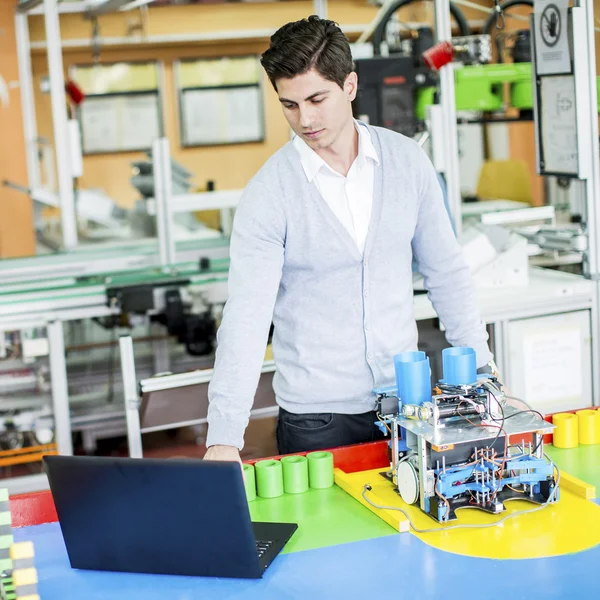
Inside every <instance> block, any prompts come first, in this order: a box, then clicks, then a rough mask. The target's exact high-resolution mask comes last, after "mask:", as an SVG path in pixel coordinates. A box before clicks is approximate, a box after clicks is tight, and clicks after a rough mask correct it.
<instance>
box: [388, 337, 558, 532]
mask: <svg viewBox="0 0 600 600" xmlns="http://www.w3.org/2000/svg"><path fill="white" fill-rule="evenodd" d="M442 365H443V379H442V380H441V381H439V382H438V383H437V385H436V386H435V388H434V390H433V393H432V391H431V383H430V366H429V358H428V357H427V356H426V355H425V353H424V352H405V353H402V354H399V355H397V356H396V357H395V367H396V380H397V386H396V388H387V389H380V390H376V393H377V395H378V404H379V406H378V416H379V422H378V425H379V426H380V428H381V430H382V431H383V432H384V433H386V434H388V435H390V437H391V459H392V460H391V468H390V470H389V471H388V472H386V473H385V474H384V475H385V476H386V477H387V478H388V479H389V480H390V481H391V482H393V485H394V486H395V488H396V489H397V491H398V493H399V494H400V496H401V497H402V499H403V500H404V501H405V502H406V503H407V504H418V506H419V507H420V509H421V510H422V511H423V512H425V513H427V514H429V515H430V516H431V517H432V518H433V519H435V520H436V521H438V522H440V523H446V522H448V521H450V520H454V519H456V511H457V510H458V509H460V508H478V509H481V510H484V511H486V512H489V513H492V514H499V513H502V512H503V511H505V510H506V507H505V502H506V501H508V500H514V499H518V500H527V501H529V502H532V503H535V504H538V505H547V504H550V503H553V502H556V501H557V500H558V498H559V489H558V481H557V478H556V477H555V473H554V471H555V468H554V465H553V463H552V462H551V461H550V460H549V459H547V458H546V457H545V455H544V446H543V444H544V442H543V438H544V434H545V433H548V432H551V431H552V429H553V428H554V425H552V424H551V423H548V422H547V421H545V420H544V419H543V418H542V415H541V414H540V413H538V412H537V411H534V410H532V409H530V408H517V407H515V406H513V405H512V404H510V403H509V399H508V397H507V396H506V395H505V393H504V392H503V386H502V384H501V383H500V382H499V381H498V379H497V378H496V377H495V376H493V375H479V376H478V375H477V372H476V366H475V365H476V362H475V352H474V350H473V349H471V348H464V347H459V348H446V349H445V350H443V352H442Z"/></svg>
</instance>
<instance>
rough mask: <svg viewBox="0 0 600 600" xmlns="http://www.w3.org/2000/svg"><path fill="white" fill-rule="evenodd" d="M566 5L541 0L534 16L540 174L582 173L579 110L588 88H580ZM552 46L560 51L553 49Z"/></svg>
mask: <svg viewBox="0 0 600 600" xmlns="http://www.w3.org/2000/svg"><path fill="white" fill-rule="evenodd" d="M563 4H564V3H563ZM563 4H560V5H555V4H551V3H550V4H549V3H546V2H544V1H543V0H536V13H535V15H533V16H532V17H530V19H531V24H532V38H533V45H534V47H535V48H536V53H535V55H534V60H533V69H532V76H533V96H534V124H535V136H536V140H535V141H536V160H537V172H538V174H540V175H552V176H557V177H581V175H582V164H583V163H582V155H581V148H580V141H579V135H580V123H579V121H578V111H580V110H581V108H582V98H584V97H585V90H583V89H582V88H581V85H580V86H579V88H577V86H576V82H575V73H574V58H575V57H574V56H572V55H571V53H570V51H569V43H568V42H569V36H570V35H571V34H572V26H573V19H571V18H569V17H570V12H569V11H568V10H567V8H566V7H564V6H563ZM542 16H544V17H543V18H542ZM549 23H550V24H551V25H552V26H550V25H549ZM552 36H554V37H552ZM538 45H540V46H541V47H542V48H541V49H539V48H538ZM552 47H556V48H557V49H556V50H553V51H550V48H552ZM565 48H566V49H565ZM578 95H579V97H578Z"/></svg>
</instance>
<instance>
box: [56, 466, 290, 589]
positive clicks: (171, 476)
mask: <svg viewBox="0 0 600 600" xmlns="http://www.w3.org/2000/svg"><path fill="white" fill-rule="evenodd" d="M44 465H45V469H46V473H47V475H48V480H49V482H50V489H51V492H52V496H53V498H54V504H55V506H56V512H57V514H58V520H59V523H60V528H61V530H62V534H63V537H64V540H65V545H66V548H67V553H68V555H69V561H70V563H71V567H73V568H75V569H91V570H100V571H125V572H130V573H156V574H169V575H193V576H205V577H238V578H253V579H258V578H260V577H262V575H263V573H264V572H265V570H266V569H267V567H268V566H269V565H270V564H271V562H272V561H273V559H274V558H275V557H276V556H277V555H278V554H279V552H281V550H282V549H283V547H284V546H285V544H286V543H287V542H288V540H289V539H290V538H291V536H292V534H293V533H294V531H296V529H297V528H298V525H297V524H295V523H253V522H252V521H251V520H250V512H249V509H248V501H247V499H246V492H245V489H244V481H243V476H242V471H241V469H240V465H239V463H234V462H220V461H203V460H188V459H173V460H172V459H145V458H144V459H134V458H115V457H90V456H44Z"/></svg>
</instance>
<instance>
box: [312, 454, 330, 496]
mask: <svg viewBox="0 0 600 600" xmlns="http://www.w3.org/2000/svg"><path fill="white" fill-rule="evenodd" d="M306 458H307V459H308V481H309V484H310V487H311V488H313V489H316V490H320V489H324V488H329V487H331V486H332V485H333V454H331V452H310V453H309V454H307V455H306Z"/></svg>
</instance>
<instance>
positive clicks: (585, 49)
mask: <svg viewBox="0 0 600 600" xmlns="http://www.w3.org/2000/svg"><path fill="white" fill-rule="evenodd" d="M42 2H43V14H44V17H45V25H46V47H47V52H48V66H49V76H50V77H49V79H50V95H51V102H52V118H53V127H54V130H55V132H60V131H65V130H66V126H67V115H66V100H65V92H64V75H63V63H62V49H61V40H60V28H59V18H58V13H59V10H58V5H57V0H33V2H31V3H28V4H27V5H24V6H22V7H21V10H20V12H18V13H17V15H16V30H17V46H18V52H19V75H20V81H21V95H22V105H23V115H24V131H25V137H26V142H27V147H26V148H27V168H28V178H29V188H30V189H31V190H35V189H36V188H38V187H39V182H40V177H39V169H38V165H37V157H36V153H35V139H36V137H37V126H36V117H35V107H34V95H33V79H32V72H31V57H30V49H31V46H30V42H29V31H28V23H27V18H28V17H27V14H28V12H36V7H38V10H37V12H38V14H39V12H40V11H39V8H40V7H39V5H40V4H42ZM315 8H316V9H317V10H318V12H319V13H320V14H324V11H325V10H326V0H321V1H317V2H315ZM579 9H580V10H581V11H583V13H584V16H585V21H586V25H587V31H586V35H584V36H578V37H577V39H576V44H577V46H578V47H579V50H578V53H579V55H580V57H582V58H580V60H579V61H578V69H577V73H576V81H577V80H578V79H580V78H581V77H587V78H588V80H589V79H593V76H594V75H595V63H594V60H595V54H594V38H593V22H594V21H593V5H592V3H591V2H589V0H584V1H583V2H581V3H580V6H579ZM435 27H436V31H437V33H438V40H440V41H442V40H448V39H450V38H451V29H450V12H449V3H448V0H435ZM440 87H441V99H442V102H441V104H440V108H439V110H440V114H439V116H441V118H439V119H436V121H437V123H440V124H441V125H439V126H440V127H442V128H443V130H442V131H440V133H441V134H442V135H440V136H439V137H438V136H436V137H437V139H438V143H437V144H438V148H439V140H442V147H441V148H440V152H441V154H442V155H443V158H442V161H443V166H444V168H443V169H441V170H443V171H444V173H445V175H446V180H447V188H448V197H449V204H450V207H451V212H452V214H453V215H454V216H455V217H456V216H457V215H460V202H461V199H460V187H459V180H458V177H459V174H458V152H457V130H456V107H455V105H454V100H453V99H454V67H453V65H451V64H450V65H447V66H446V67H444V68H443V69H442V70H441V72H440ZM589 92H590V100H591V102H589V104H590V106H596V102H597V99H596V89H595V87H594V86H592V88H591V89H590V90H589ZM592 112H593V111H592V110H591V108H590V110H589V113H590V119H589V123H591V127H588V128H587V129H584V136H583V137H582V138H581V139H580V144H581V146H582V147H585V148H587V152H588V154H589V155H590V156H591V157H592V161H591V162H592V164H591V167H590V173H589V175H588V177H587V178H586V180H587V184H588V187H587V211H588V222H589V223H590V224H591V225H592V227H591V229H590V232H589V237H590V240H589V245H588V248H589V250H588V254H587V259H588V260H587V266H588V277H589V278H590V279H592V280H593V281H594V294H593V296H594V297H593V300H592V306H591V314H592V331H593V333H594V334H595V335H593V339H594V342H593V349H592V365H593V368H592V371H593V374H594V383H593V389H594V404H600V402H599V401H598V396H599V393H600V385H599V384H598V379H599V377H600V358H599V348H598V346H599V345H600V339H599V338H600V336H599V335H597V334H596V332H598V331H599V330H600V321H599V318H598V296H599V290H600V288H599V286H600V243H599V236H600V223H598V222H597V219H596V210H597V209H596V206H598V202H597V200H598V199H599V198H600V188H599V182H600V174H599V168H598V145H597V139H598V131H597V122H596V118H591V117H592V116H593V117H596V115H592ZM580 114H582V113H580ZM55 143H56V145H57V147H56V156H57V166H58V173H59V197H60V202H61V214H62V219H63V220H64V221H63V235H64V242H65V247H66V248H73V247H74V246H76V244H77V233H76V227H75V212H74V201H73V190H72V185H71V176H70V170H69V169H70V166H69V161H68V154H67V152H68V146H67V141H66V138H65V137H64V136H61V135H55ZM153 159H154V160H155V161H156V162H155V166H158V164H159V161H161V160H162V161H166V162H168V142H166V141H160V142H157V145H156V146H155V155H154V156H153ZM163 164H165V163H164V162H163ZM167 169H170V163H169V165H168V167H167ZM160 170H161V169H160V166H159V167H158V170H157V172H158V173H160ZM164 180H166V181H168V179H167V178H166V177H165V178H163V181H164ZM157 189H160V188H158V187H157ZM162 189H163V191H166V192H167V193H166V194H163V193H158V194H157V198H156V199H155V200H156V211H157V218H158V227H159V254H160V256H159V258H158V261H159V262H160V263H163V264H166V263H168V262H169V260H170V258H171V257H173V255H174V254H173V250H172V248H173V244H174V241H173V239H172V238H169V237H168V236H169V234H168V232H169V223H168V222H165V220H164V219H165V217H166V216H167V215H169V214H172V212H173V211H174V210H179V209H181V210H182V211H187V210H195V209H206V208H209V207H210V208H225V207H226V206H235V203H236V201H237V199H236V198H235V193H234V194H232V195H229V196H228V197H226V196H225V195H223V196H222V197H221V198H220V199H219V198H218V196H217V193H211V194H210V195H201V194H199V195H186V196H185V197H175V198H173V199H172V202H171V203H168V202H167V203H166V206H167V208H166V209H165V204H162V203H161V201H166V200H167V198H166V196H168V191H169V190H168V189H165V188H164V187H163V188H162ZM224 194H226V193H224ZM209 196H210V197H209ZM215 200H222V204H217V205H216V206H215V202H214V201H215ZM196 202H197V204H196ZM161 207H162V208H161ZM168 207H171V209H169V208H168ZM174 207H177V208H174ZM455 222H456V225H457V227H458V228H460V219H457V218H455ZM163 261H164V262H163ZM117 263H120V261H119V260H118V259H115V266H116V267H117V268H118V264H117ZM120 264H122V263H120ZM101 270H106V261H104V265H103V267H102V269H101ZM16 281H18V277H17V279H16ZM98 299H99V300H100V298H98ZM101 302H102V307H100V304H96V305H95V306H93V307H92V306H84V307H80V308H76V307H72V308H69V309H68V310H65V308H64V304H63V305H62V306H61V305H60V302H58V303H57V305H56V306H55V307H54V308H52V307H50V306H48V307H44V308H42V307H41V306H40V308H41V310H42V312H40V313H39V314H38V315H37V316H35V317H34V318H31V317H29V316H26V315H25V314H23V313H22V312H21V311H17V312H18V313H20V314H18V316H9V315H7V316H6V317H5V318H0V327H2V326H4V327H3V328H5V329H8V328H9V327H11V328H13V329H18V328H24V327H31V326H38V325H47V326H48V335H49V342H50V347H51V360H50V364H51V372H52V396H53V403H54V410H55V420H56V436H57V442H58V446H59V452H61V453H63V454H68V453H70V452H72V447H71V439H70V424H69V412H68V396H67V381H66V365H65V358H64V338H63V332H62V321H63V320H72V319H81V318H87V317H90V316H100V315H102V314H108V313H109V309H108V308H107V307H106V305H105V303H104V298H102V300H101ZM576 304H577V306H576V308H579V307H581V308H589V306H587V305H585V306H584V305H583V304H582V300H581V298H579V299H578V301H577V303H576ZM584 304H585V303H584ZM564 309H565V310H566V309H567V307H566V306H565V307H564ZM39 477H40V476H32V477H31V478H19V479H20V480H21V481H20V483H19V485H18V491H27V490H29V489H39V486H40V483H41V481H40V479H39ZM42 477H43V476H42ZM30 479H31V483H29V482H28V481H27V480H30ZM34 479H36V481H33V480H34Z"/></svg>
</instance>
